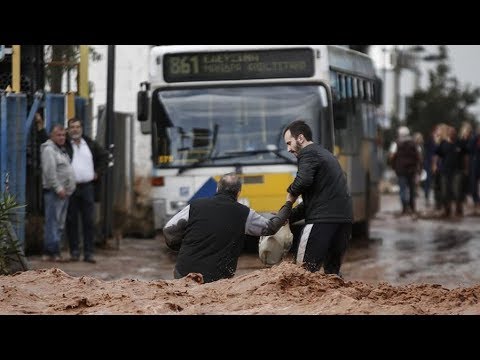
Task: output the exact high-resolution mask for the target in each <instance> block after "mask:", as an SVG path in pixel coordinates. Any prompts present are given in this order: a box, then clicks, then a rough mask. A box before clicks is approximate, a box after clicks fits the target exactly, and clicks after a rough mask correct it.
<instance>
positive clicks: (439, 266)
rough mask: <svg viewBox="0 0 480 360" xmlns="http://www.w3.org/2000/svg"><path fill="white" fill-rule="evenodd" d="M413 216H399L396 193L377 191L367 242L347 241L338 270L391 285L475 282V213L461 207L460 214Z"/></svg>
mask: <svg viewBox="0 0 480 360" xmlns="http://www.w3.org/2000/svg"><path fill="white" fill-rule="evenodd" d="M418 203H419V204H418V205H419V211H420V213H422V214H423V216H420V218H419V219H418V220H413V219H412V218H411V217H409V216H402V217H399V216H398V215H397V213H398V210H399V207H400V205H399V200H398V196H397V195H384V196H382V204H381V206H382V208H381V211H380V213H379V214H377V216H376V218H375V219H374V220H373V221H372V224H371V234H370V235H371V236H370V237H371V239H370V241H369V242H365V241H355V240H354V241H352V243H351V244H350V248H349V250H348V252H347V255H346V259H345V262H344V266H343V268H342V272H343V274H344V276H345V278H347V279H350V280H362V281H367V282H380V281H386V282H388V283H390V284H392V285H400V284H410V283H430V284H441V285H443V286H445V287H448V288H454V287H458V286H471V285H473V284H476V283H480V267H479V266H478V265H479V262H480V221H479V220H480V217H478V216H476V217H475V216H473V214H472V209H470V208H469V207H466V211H465V213H466V215H465V216H464V217H462V218H454V219H440V218H433V217H431V216H427V214H428V213H427V210H426V209H425V208H424V207H423V206H422V205H423V200H420V201H418Z"/></svg>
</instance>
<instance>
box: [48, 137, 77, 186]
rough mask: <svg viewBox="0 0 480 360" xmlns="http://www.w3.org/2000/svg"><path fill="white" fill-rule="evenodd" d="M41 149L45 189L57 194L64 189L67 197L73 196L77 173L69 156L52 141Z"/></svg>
mask: <svg viewBox="0 0 480 360" xmlns="http://www.w3.org/2000/svg"><path fill="white" fill-rule="evenodd" d="M40 149H41V154H42V155H41V156H42V184H43V188H44V189H47V190H54V191H55V192H56V193H58V192H59V191H61V190H62V189H64V190H65V193H66V194H67V195H71V194H72V193H73V192H74V191H75V173H74V172H73V167H72V165H71V163H70V158H69V157H68V154H67V153H66V152H63V151H62V150H61V149H60V148H59V147H58V146H57V145H56V144H55V143H54V142H53V141H52V140H50V139H48V140H47V141H46V142H44V143H43V144H42V145H41V147H40Z"/></svg>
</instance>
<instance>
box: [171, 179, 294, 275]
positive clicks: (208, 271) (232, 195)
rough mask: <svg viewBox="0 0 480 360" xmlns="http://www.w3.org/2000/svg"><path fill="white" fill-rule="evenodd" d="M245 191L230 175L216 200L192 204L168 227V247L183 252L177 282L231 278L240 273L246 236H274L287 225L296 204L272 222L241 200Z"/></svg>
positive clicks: (220, 182) (175, 271)
mask: <svg viewBox="0 0 480 360" xmlns="http://www.w3.org/2000/svg"><path fill="white" fill-rule="evenodd" d="M241 188H242V183H241V181H240V178H239V177H238V176H237V175H236V174H234V173H229V174H226V175H224V176H222V178H221V179H220V181H219V183H218V186H217V193H216V194H215V196H214V197H212V198H201V199H196V200H194V201H192V202H191V204H190V205H187V206H186V207H185V208H184V209H183V210H181V211H180V212H179V213H178V214H176V215H175V216H174V217H173V218H172V219H170V221H168V223H167V224H166V225H165V227H164V229H163V234H164V236H165V241H166V243H167V245H168V247H170V248H171V249H173V250H176V251H178V250H180V251H179V253H178V256H177V262H176V264H175V270H174V277H175V278H176V279H179V278H181V277H184V276H186V275H188V274H189V273H200V274H202V276H203V281H204V282H205V283H207V282H212V281H216V280H219V279H226V278H231V277H232V276H233V275H235V271H236V270H237V262H238V257H239V256H240V254H241V251H242V249H243V245H244V240H245V234H247V235H253V236H261V235H273V234H275V233H276V232H277V231H278V230H279V229H280V228H281V227H282V225H283V224H284V223H285V222H286V220H287V218H288V216H289V215H290V212H291V210H292V202H290V201H287V202H286V203H285V205H284V206H283V207H282V208H281V209H280V210H279V212H278V214H277V215H276V216H274V217H272V218H271V219H270V220H269V219H267V218H265V217H263V216H261V215H260V214H258V213H257V212H255V210H253V209H250V208H248V207H247V206H245V205H243V204H240V203H239V202H238V201H237V199H238V196H239V195H240V191H241Z"/></svg>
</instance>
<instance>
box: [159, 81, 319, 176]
mask: <svg viewBox="0 0 480 360" xmlns="http://www.w3.org/2000/svg"><path fill="white" fill-rule="evenodd" d="M152 99H153V102H154V103H153V104H152V109H153V111H152V121H153V124H154V132H155V133H156V135H157V136H156V139H157V144H154V152H155V153H156V156H154V159H156V165H160V166H162V167H185V166H187V167H188V166H192V165H195V164H200V163H201V164H205V166H212V165H215V166H222V165H228V164H232V162H234V163H235V164H239V165H247V164H248V165H263V164H277V163H278V164H284V163H287V162H294V161H296V159H295V157H294V156H293V155H292V154H289V153H288V152H287V150H286V146H285V144H284V140H283V136H282V135H283V134H282V133H283V130H284V129H285V127H286V126H287V125H288V124H289V123H290V122H292V121H293V120H295V119H299V118H302V119H305V120H306V121H308V123H309V124H310V126H311V127H312V131H313V136H314V141H320V139H321V134H320V133H321V129H322V125H321V124H322V121H327V119H328V115H327V114H328V111H327V110H326V109H327V108H328V101H327V96H326V90H325V88H323V87H322V86H320V85H290V86H273V85H269V86H250V87H215V88H195V89H175V90H171V89H158V90H156V91H155V92H154V94H153V97H152ZM155 102H156V103H155ZM159 109H160V110H159ZM155 145H156V146H155ZM154 155H155V154H154Z"/></svg>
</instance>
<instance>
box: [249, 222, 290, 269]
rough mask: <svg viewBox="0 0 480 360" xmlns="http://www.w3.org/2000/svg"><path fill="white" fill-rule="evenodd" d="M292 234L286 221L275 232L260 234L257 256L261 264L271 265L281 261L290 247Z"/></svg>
mask: <svg viewBox="0 0 480 360" xmlns="http://www.w3.org/2000/svg"><path fill="white" fill-rule="evenodd" d="M292 242H293V234H292V232H291V231H290V226H289V224H288V223H287V224H286V225H283V226H282V227H281V228H280V230H278V231H277V233H276V234H274V235H270V236H261V237H260V241H259V243H258V256H259V257H260V260H261V261H262V263H263V264H265V265H268V266H271V265H275V264H278V263H279V262H280V261H282V259H283V257H284V256H285V255H287V253H288V251H289V250H290V248H291V247H292Z"/></svg>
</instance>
